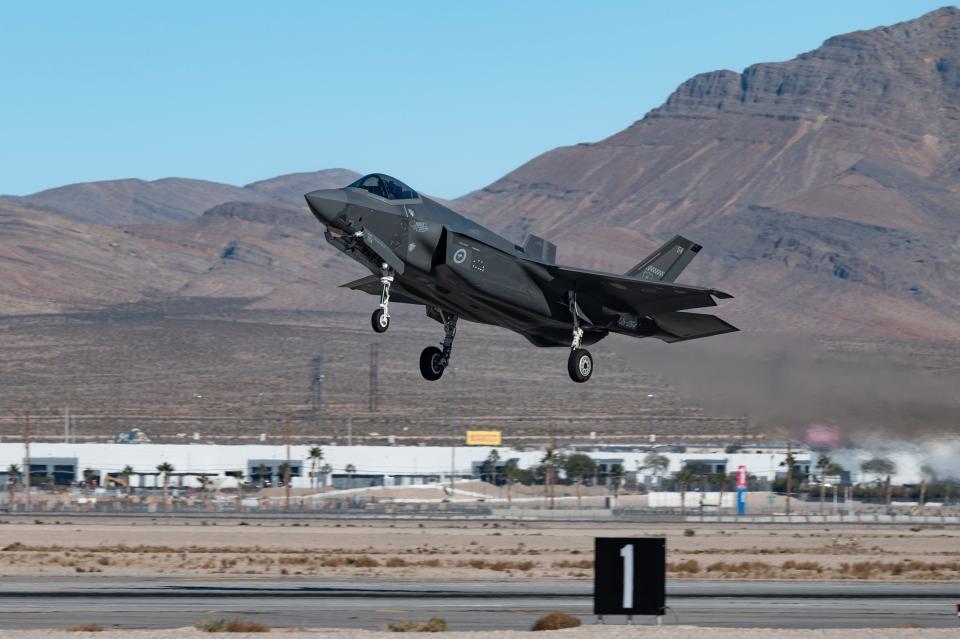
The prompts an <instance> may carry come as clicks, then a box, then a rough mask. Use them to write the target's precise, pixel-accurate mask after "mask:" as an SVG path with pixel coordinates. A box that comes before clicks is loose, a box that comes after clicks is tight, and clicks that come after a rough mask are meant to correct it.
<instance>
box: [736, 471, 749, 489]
mask: <svg viewBox="0 0 960 639" xmlns="http://www.w3.org/2000/svg"><path fill="white" fill-rule="evenodd" d="M746 487H747V467H746V466H740V467H738V468H737V488H746Z"/></svg>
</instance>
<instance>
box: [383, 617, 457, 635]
mask: <svg viewBox="0 0 960 639" xmlns="http://www.w3.org/2000/svg"><path fill="white" fill-rule="evenodd" d="M447 628H448V626H447V620H446V619H443V618H441V617H433V618H432V619H429V620H428V621H425V622H423V623H420V622H418V621H395V622H393V623H390V624H387V630H389V631H390V632H446V631H447Z"/></svg>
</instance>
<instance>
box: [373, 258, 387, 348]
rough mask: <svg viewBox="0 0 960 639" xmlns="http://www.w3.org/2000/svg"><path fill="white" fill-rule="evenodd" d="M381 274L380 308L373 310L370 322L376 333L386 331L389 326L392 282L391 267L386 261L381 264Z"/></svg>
mask: <svg viewBox="0 0 960 639" xmlns="http://www.w3.org/2000/svg"><path fill="white" fill-rule="evenodd" d="M382 269H383V270H382V275H381V276H380V285H381V287H382V288H381V289H380V308H378V309H377V310H375V311H374V312H373V316H372V317H371V318H370V323H371V324H372V325H373V330H375V331H376V332H378V333H386V332H387V329H388V328H390V285H391V284H392V283H393V269H391V268H390V267H389V266H388V265H387V264H386V263H384V264H383V265H382Z"/></svg>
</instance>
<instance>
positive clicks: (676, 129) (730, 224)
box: [0, 8, 960, 339]
mask: <svg viewBox="0 0 960 639" xmlns="http://www.w3.org/2000/svg"><path fill="white" fill-rule="evenodd" d="M958 107H960V11H958V10H957V9H953V8H945V9H941V10H938V11H935V12H932V13H929V14H927V15H924V16H922V17H920V18H918V19H916V20H913V21H910V22H905V23H902V24H897V25H893V26H890V27H881V28H877V29H872V30H868V31H860V32H855V33H850V34H846V35H841V36H837V37H834V38H830V39H829V40H827V41H826V42H825V43H824V44H823V45H822V46H821V47H820V48H818V49H816V50H814V51H811V52H808V53H804V54H802V55H799V56H797V57H796V58H795V59H793V60H790V61H786V62H776V63H764V64H757V65H754V66H751V67H749V68H747V69H745V70H744V71H743V72H742V73H737V72H733V71H713V72H709V73H704V74H701V75H698V76H695V77H693V78H691V79H689V80H687V81H686V82H684V83H683V84H681V85H680V86H679V88H678V89H677V90H676V91H675V92H674V93H673V95H671V96H669V98H668V99H667V101H666V102H665V103H664V104H663V105H662V106H661V107H659V108H656V109H654V110H653V111H651V112H650V113H648V114H647V115H646V116H645V117H643V119H641V120H640V121H638V122H636V123H634V124H633V125H632V126H630V127H629V128H627V129H626V130H624V131H621V132H620V133H617V134H616V135H613V136H611V137H610V138H608V139H606V140H602V141H600V142H596V143H589V144H578V145H575V146H571V147H564V148H559V149H556V150H553V151H550V152H548V153H545V154H543V155H541V156H540V157H537V158H535V159H533V160H531V161H530V162H528V163H527V164H525V165H523V166H521V167H519V168H518V169H516V170H515V171H513V172H511V173H510V174H508V175H506V176H504V177H503V178H502V179H500V180H498V181H496V182H495V183H493V184H491V185H490V186H488V187H486V188H484V189H481V190H480V191H477V192H475V193H471V194H469V195H467V196H465V197H463V198H460V199H459V200H457V201H455V202H454V203H453V204H452V205H453V206H454V208H456V209H458V210H460V211H462V212H463V213H466V214H467V215H469V216H471V217H473V218H475V219H477V220H478V221H480V222H482V223H485V224H488V225H490V226H492V227H494V228H496V229H498V230H499V231H501V232H503V233H504V234H505V235H507V236H508V237H511V238H512V239H514V240H517V241H519V240H522V237H523V235H524V234H525V233H527V232H535V233H537V234H539V235H543V236H544V237H546V238H548V239H551V240H553V241H555V242H557V244H558V245H559V258H560V260H561V261H562V262H566V263H572V264H577V265H581V266H586V267H593V268H604V269H612V270H615V271H621V272H622V271H625V270H626V269H628V268H629V267H630V266H632V265H633V264H634V263H636V262H637V261H638V260H639V259H640V258H641V257H642V256H644V255H645V254H647V253H648V252H649V251H650V250H651V249H653V248H654V247H655V246H656V245H657V244H660V243H661V242H662V241H664V240H665V239H666V238H668V237H669V236H671V235H672V234H674V233H682V234H684V235H687V236H689V237H691V238H692V239H694V240H696V241H699V242H700V243H702V244H703V245H704V246H705V249H704V250H703V251H702V252H701V253H700V255H699V256H698V258H697V260H695V261H694V262H693V265H692V266H691V268H690V269H688V271H687V272H685V273H684V276H683V278H682V279H683V281H685V282H689V283H693V284H703V285H709V286H712V287H716V288H720V289H722V290H727V291H729V292H731V293H733V294H734V295H735V296H736V299H735V300H732V301H731V302H728V303H725V304H724V307H723V311H722V315H723V316H724V317H725V318H727V319H730V320H731V321H733V322H734V323H736V324H738V325H740V326H741V327H742V328H744V329H746V330H750V331H759V332H790V333H807V334H821V335H822V334H826V335H840V336H845V337H855V336H864V337H876V336H884V337H887V336H890V337H918V338H929V339H956V338H960V302H958V300H960V277H957V273H958V272H960V108H958ZM355 176H356V174H353V173H352V172H349V171H345V170H342V169H337V170H333V171H321V172H317V173H305V174H294V175H287V176H280V177H278V178H273V179H271V180H264V181H261V182H255V183H253V184H249V185H247V186H245V187H236V186H230V185H223V184H214V183H209V182H202V181H196V180H182V179H169V180H158V181H156V182H143V181H139V180H122V181H115V182H100V183H93V184H83V185H71V186H67V187H63V188H61V189H53V190H51V191H45V192H43V193H38V194H35V195H32V196H28V197H25V198H0V273H2V275H3V277H0V304H3V310H4V312H8V313H12V312H16V313H25V312H38V311H44V312H52V311H58V310H65V309H71V308H78V307H80V308H88V307H96V306H105V305H109V304H115V303H118V302H129V301H136V300H138V299H144V298H149V297H157V296H197V297H233V298H244V299H248V300H250V302H249V303H250V305H251V306H255V307H259V308H279V309H304V308H308V309H329V308H336V309H338V310H342V309H344V308H356V309H369V308H370V305H371V301H370V300H368V299H366V298H365V297H364V296H362V295H358V294H354V293H349V292H346V293H345V292H343V291H341V290H338V289H337V288H336V285H337V284H339V283H341V282H343V281H346V280H349V279H351V278H352V276H354V275H359V274H360V271H359V270H358V269H359V267H357V266H355V265H353V266H348V265H349V264H350V262H349V261H348V260H346V259H345V258H342V257H340V256H337V255H335V254H334V253H333V252H332V251H331V250H330V249H329V247H327V246H326V244H325V242H324V241H323V237H322V234H321V233H320V229H319V228H317V225H316V223H315V222H314V220H313V219H312V218H311V217H310V216H309V213H307V212H306V210H305V209H304V208H303V204H302V200H301V197H302V194H303V193H304V192H307V191H309V190H311V189H314V188H324V187H331V186H342V185H344V184H346V183H348V182H349V181H352V179H354V177H355ZM341 267H345V268H341Z"/></svg>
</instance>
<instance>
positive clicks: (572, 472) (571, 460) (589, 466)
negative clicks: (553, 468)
mask: <svg viewBox="0 0 960 639" xmlns="http://www.w3.org/2000/svg"><path fill="white" fill-rule="evenodd" d="M563 469H564V471H565V472H566V473H567V477H572V478H573V479H574V481H575V482H576V485H577V508H580V487H581V486H582V485H583V478H584V477H589V476H591V475H593V473H594V472H595V471H596V469H597V464H596V462H594V461H593V459H591V458H590V456H589V455H585V454H583V453H574V454H573V455H570V456H569V457H567V459H566V461H565V462H564V465H563Z"/></svg>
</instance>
